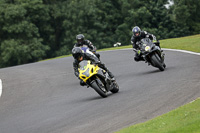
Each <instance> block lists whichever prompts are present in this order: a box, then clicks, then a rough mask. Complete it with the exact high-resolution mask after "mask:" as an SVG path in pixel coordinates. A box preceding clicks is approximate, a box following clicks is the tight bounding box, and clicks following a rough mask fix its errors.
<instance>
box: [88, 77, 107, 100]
mask: <svg viewBox="0 0 200 133" xmlns="http://www.w3.org/2000/svg"><path fill="white" fill-rule="evenodd" d="M91 87H92V88H93V89H94V90H95V91H96V92H97V93H98V94H99V95H100V96H101V97H103V98H105V97H107V90H106V89H105V86H104V84H103V83H102V82H101V80H99V79H95V80H93V82H92V83H91Z"/></svg>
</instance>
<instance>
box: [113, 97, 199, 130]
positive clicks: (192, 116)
mask: <svg viewBox="0 0 200 133" xmlns="http://www.w3.org/2000/svg"><path fill="white" fill-rule="evenodd" d="M116 133H200V99H197V100H195V101H193V102H191V103H189V104H186V105H184V106H181V107H179V108H177V109H175V110H173V111H171V112H169V113H167V114H164V115H161V116H158V117H156V118H154V119H152V120H149V121H147V122H144V123H140V124H136V125H133V126H130V127H127V128H125V129H122V130H120V131H118V132H116Z"/></svg>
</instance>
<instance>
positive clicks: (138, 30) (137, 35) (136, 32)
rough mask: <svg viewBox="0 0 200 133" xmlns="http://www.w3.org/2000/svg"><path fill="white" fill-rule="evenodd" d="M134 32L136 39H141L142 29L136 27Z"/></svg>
mask: <svg viewBox="0 0 200 133" xmlns="http://www.w3.org/2000/svg"><path fill="white" fill-rule="evenodd" d="M132 32H133V35H134V36H135V37H139V36H140V34H141V29H140V27H138V26H135V27H133V29H132Z"/></svg>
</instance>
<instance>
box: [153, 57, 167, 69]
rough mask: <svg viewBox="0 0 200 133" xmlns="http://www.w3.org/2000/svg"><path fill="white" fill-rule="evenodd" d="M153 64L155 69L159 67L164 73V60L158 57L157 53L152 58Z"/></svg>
mask: <svg viewBox="0 0 200 133" xmlns="http://www.w3.org/2000/svg"><path fill="white" fill-rule="evenodd" d="M151 62H152V63H153V64H154V66H155V67H158V68H159V69H160V71H164V70H165V68H164V66H163V63H162V59H161V58H160V57H159V56H158V54H157V53H155V54H154V55H152V56H151Z"/></svg>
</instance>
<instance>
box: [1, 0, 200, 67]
mask: <svg viewBox="0 0 200 133" xmlns="http://www.w3.org/2000/svg"><path fill="white" fill-rule="evenodd" d="M173 3H174V4H173V5H171V6H170V7H169V8H166V4H168V0H0V67H1V68H3V67H8V66H14V65H19V64H25V63H31V62H36V61H39V60H42V59H47V58H52V57H57V56H61V55H67V54H70V53H71V49H72V48H73V45H74V43H75V42H76V39H75V37H76V35H77V34H80V33H82V34H84V35H85V37H86V38H87V39H89V40H90V41H92V42H93V44H94V45H95V46H97V48H98V49H101V48H107V47H111V46H113V44H114V43H116V42H121V43H122V45H129V44H130V38H131V36H132V32H131V29H132V28H133V27H134V26H136V25H137V26H139V27H140V28H141V29H142V30H146V31H148V32H150V33H152V34H154V35H155V36H156V37H157V39H166V38H174V37H181V36H187V35H193V34H199V33H200V12H199V11H198V9H200V0H173Z"/></svg>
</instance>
